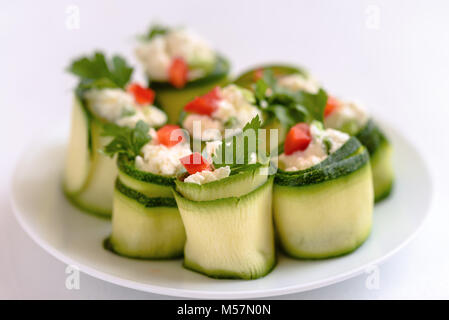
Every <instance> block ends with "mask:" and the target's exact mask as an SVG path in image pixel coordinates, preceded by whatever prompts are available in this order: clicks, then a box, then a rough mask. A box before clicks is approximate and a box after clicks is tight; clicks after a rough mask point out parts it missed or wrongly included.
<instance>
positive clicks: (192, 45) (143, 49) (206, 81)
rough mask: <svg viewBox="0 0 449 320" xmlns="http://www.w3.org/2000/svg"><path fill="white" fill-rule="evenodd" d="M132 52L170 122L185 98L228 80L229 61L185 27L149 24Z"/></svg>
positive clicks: (178, 111) (184, 101) (175, 120)
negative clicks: (150, 25) (149, 26)
mask: <svg viewBox="0 0 449 320" xmlns="http://www.w3.org/2000/svg"><path fill="white" fill-rule="evenodd" d="M135 53H136V56H137V59H138V60H139V61H140V62H141V64H142V66H143V68H144V70H145V73H146V75H147V77H148V80H149V83H150V87H151V88H152V89H153V90H155V91H156V93H157V98H156V103H157V104H158V105H160V106H161V107H162V108H163V109H164V110H165V112H167V115H168V120H169V122H172V123H175V122H177V121H178V119H179V114H180V112H181V111H182V107H183V106H184V105H185V104H186V103H187V102H189V101H191V100H193V99H194V98H195V97H197V96H200V95H202V94H204V93H206V92H208V91H210V90H211V89H212V88H214V87H215V86H217V85H220V84H224V83H226V82H227V77H228V73H229V63H228V61H227V60H226V59H225V58H223V57H222V56H220V55H219V54H218V53H217V52H215V51H214V50H213V49H212V48H211V46H210V45H209V44H208V43H207V42H206V41H205V40H203V39H202V38H201V37H199V36H198V35H197V34H195V33H194V32H192V31H190V30H187V29H184V28H167V27H163V26H158V25H156V26H152V27H151V28H150V30H149V31H148V32H147V34H146V35H144V36H142V37H141V41H140V44H139V46H138V47H137V48H136V51H135Z"/></svg>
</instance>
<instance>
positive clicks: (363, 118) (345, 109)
mask: <svg viewBox="0 0 449 320" xmlns="http://www.w3.org/2000/svg"><path fill="white" fill-rule="evenodd" d="M367 121H368V114H367V112H366V110H365V108H363V107H362V106H361V104H359V103H356V102H350V101H340V105H339V106H338V108H337V109H336V110H335V111H333V112H332V113H331V114H329V115H328V116H327V117H325V119H324V125H325V126H326V128H334V129H338V130H343V129H345V126H348V125H350V124H354V125H355V130H354V131H358V130H360V129H361V128H362V127H363V126H364V125H365V124H366V122H367ZM345 131H346V130H345ZM351 133H355V132H351Z"/></svg>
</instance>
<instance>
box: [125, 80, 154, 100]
mask: <svg viewBox="0 0 449 320" xmlns="http://www.w3.org/2000/svg"><path fill="white" fill-rule="evenodd" d="M128 92H129V93H131V94H132V95H133V96H134V100H136V102H137V103H138V104H140V105H145V104H153V102H154V97H155V95H156V94H155V93H154V91H153V90H151V89H150V88H144V87H142V86H141V85H140V84H138V83H132V84H130V85H129V86H128Z"/></svg>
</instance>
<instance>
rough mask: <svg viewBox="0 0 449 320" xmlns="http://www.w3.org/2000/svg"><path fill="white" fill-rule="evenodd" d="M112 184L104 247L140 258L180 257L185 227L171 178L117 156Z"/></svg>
mask: <svg viewBox="0 0 449 320" xmlns="http://www.w3.org/2000/svg"><path fill="white" fill-rule="evenodd" d="M117 164H118V168H119V173H118V178H117V181H116V183H115V191H114V208H113V214H112V233H111V236H110V237H109V239H108V240H107V242H106V243H107V245H108V246H107V247H108V248H109V249H110V250H112V251H113V252H115V253H117V254H119V255H122V256H126V257H130V258H140V259H170V258H178V257H181V256H182V254H183V250H184V244H185V238H186V236H185V231H184V225H183V223H182V220H181V216H180V214H179V210H178V208H177V206H176V201H175V199H174V198H173V193H172V186H173V178H171V177H164V176H160V175H156V174H152V173H149V172H143V171H140V170H138V169H137V168H135V167H134V166H133V164H132V162H131V161H130V160H128V158H127V157H126V156H124V155H120V156H119V158H118V161H117Z"/></svg>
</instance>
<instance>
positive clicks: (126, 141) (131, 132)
mask: <svg viewBox="0 0 449 320" xmlns="http://www.w3.org/2000/svg"><path fill="white" fill-rule="evenodd" d="M149 129H150V127H149V125H148V124H147V123H145V122H144V121H142V120H139V121H138V122H137V124H136V126H135V127H134V129H131V128H128V127H120V126H118V125H116V124H113V123H107V124H105V125H104V126H103V132H102V136H110V137H113V140H112V141H111V142H110V143H109V144H108V145H106V147H105V148H104V150H103V152H104V153H105V154H106V155H108V156H110V157H113V156H114V155H115V154H116V153H117V154H125V155H126V156H127V157H128V158H129V159H135V158H136V157H137V156H138V155H140V149H142V147H143V146H144V145H145V144H147V143H148V142H149V141H150V140H151V136H150V135H149V134H148V131H149Z"/></svg>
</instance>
